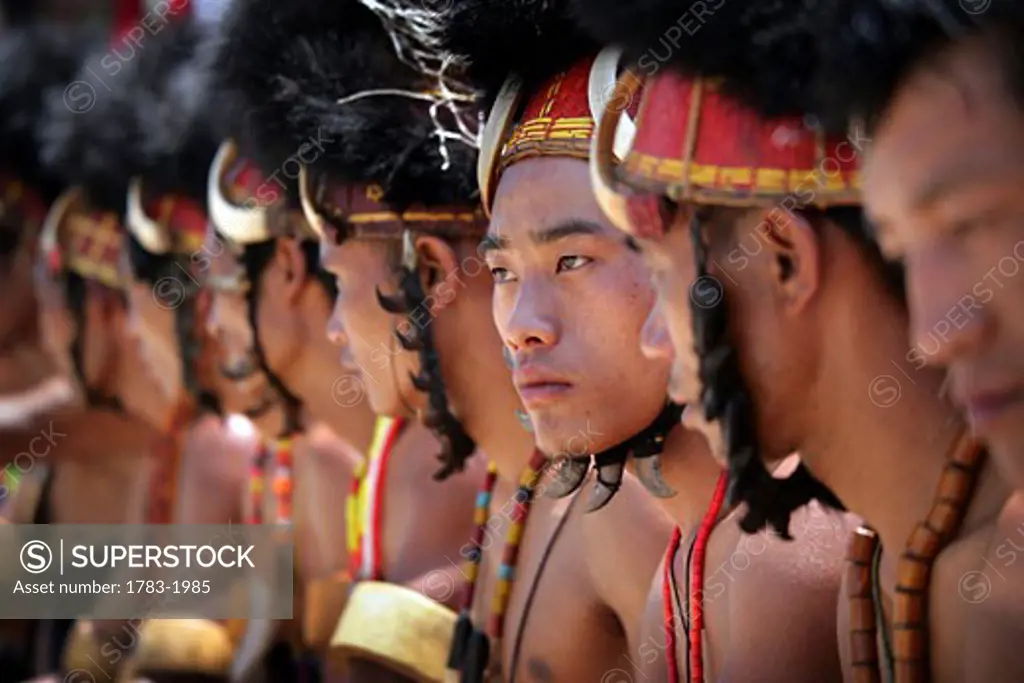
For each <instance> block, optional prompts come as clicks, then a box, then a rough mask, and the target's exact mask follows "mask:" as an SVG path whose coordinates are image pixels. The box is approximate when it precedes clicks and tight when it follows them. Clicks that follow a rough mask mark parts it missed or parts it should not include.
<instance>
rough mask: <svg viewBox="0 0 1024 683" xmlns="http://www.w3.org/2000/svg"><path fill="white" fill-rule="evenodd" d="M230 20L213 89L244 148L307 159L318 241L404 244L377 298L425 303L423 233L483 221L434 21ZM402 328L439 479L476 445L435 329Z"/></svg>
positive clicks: (244, 7) (331, 16) (398, 15)
mask: <svg viewBox="0 0 1024 683" xmlns="http://www.w3.org/2000/svg"><path fill="white" fill-rule="evenodd" d="M222 29H223V31H222V33H223V43H222V46H221V50H220V51H219V55H218V58H217V66H216V72H217V73H218V74H219V77H220V78H219V81H220V82H219V84H218V89H220V90H223V91H224V92H225V93H226V94H227V96H228V97H234V98H236V99H237V102H238V103H239V104H238V108H237V111H238V112H239V115H238V120H239V121H240V125H239V129H238V131H237V133H234V134H233V137H234V138H235V140H236V141H237V142H238V143H239V146H240V148H241V149H242V150H243V153H245V154H246V155H247V156H251V158H253V159H254V160H255V161H256V162H257V164H258V165H259V166H260V167H261V169H262V170H263V171H264V173H267V174H268V175H269V174H275V173H276V174H277V176H278V177H281V176H284V177H285V178H287V180H288V181H294V180H295V179H296V178H297V177H298V174H297V173H296V171H297V170H298V168H299V167H301V168H302V176H303V182H302V186H301V188H300V191H299V194H300V196H301V198H302V201H303V208H304V211H305V213H306V217H307V219H309V222H310V225H311V226H312V227H313V229H314V230H315V231H316V232H317V234H318V235H319V236H320V237H321V239H334V240H337V241H340V240H342V239H345V238H348V237H354V238H366V239H382V240H394V241H395V242H397V243H398V244H399V245H401V246H402V248H403V250H404V252H405V253H404V255H403V267H402V274H401V285H400V287H401V290H400V292H399V295H397V296H393V297H389V296H384V295H381V296H380V302H381V305H382V306H383V307H384V308H385V310H387V311H389V312H391V313H394V314H397V315H402V316H403V317H404V316H407V315H408V314H410V313H413V312H414V311H415V310H416V309H417V308H418V307H419V306H420V305H422V303H423V301H424V300H425V293H424V292H423V291H422V288H421V285H420V279H419V274H418V272H417V264H416V258H415V257H416V254H415V249H414V248H412V246H413V237H414V235H416V234H433V235H438V236H442V237H447V238H452V239H459V238H463V237H474V236H477V237H478V236H480V235H481V234H482V233H483V230H484V228H485V221H484V220H483V216H482V214H481V212H480V211H479V209H478V201H477V199H476V191H475V186H474V182H473V164H474V161H475V156H476V150H475V148H474V145H473V143H474V141H475V136H474V135H473V134H472V133H474V132H475V131H474V130H473V129H474V127H475V124H476V118H477V110H476V108H475V106H474V102H473V98H472V96H471V95H470V94H469V93H468V92H467V91H466V89H465V88H464V87H462V86H461V85H460V84H459V83H458V81H457V79H456V78H455V77H454V71H451V70H450V68H449V67H450V65H449V64H447V62H446V60H445V59H444V56H443V55H442V54H441V52H440V51H439V50H438V49H437V45H436V41H435V40H434V37H433V31H434V30H435V29H436V20H434V19H432V15H431V14H430V13H429V12H426V11H424V10H423V9H421V8H417V7H416V6H415V5H414V4H412V3H409V4H408V5H403V4H402V3H399V2H397V1H396V0H364V1H363V2H359V1H357V0H342V1H340V2H339V1H335V2H325V1H324V0H299V1H298V2H290V3H279V2H273V1H272V0H250V1H248V2H239V3H238V4H237V5H236V6H235V7H233V8H232V11H230V12H229V13H228V15H227V16H226V17H225V20H224V23H223V24H222ZM399 240H401V241H399ZM402 328H405V329H407V330H408V331H404V330H403V329H402ZM395 335H396V337H397V338H398V341H399V342H400V343H401V344H402V346H403V347H404V348H405V349H407V350H417V351H419V353H420V361H421V372H420V375H419V376H418V377H415V378H414V384H415V386H416V388H417V389H419V390H421V391H424V392H426V393H428V394H429V395H430V402H429V408H428V410H427V413H426V415H425V416H424V418H423V422H424V424H426V425H427V426H428V427H431V428H432V429H433V430H434V431H435V433H436V434H437V436H438V438H439V439H440V441H441V443H442V448H443V451H442V454H441V460H442V462H443V467H442V469H441V470H440V471H439V472H438V474H437V475H436V476H437V478H444V477H447V476H448V475H450V474H451V473H452V472H454V471H457V470H461V469H462V468H463V463H464V461H465V459H466V458H467V457H468V456H469V455H470V454H471V453H472V452H473V450H474V449H475V444H474V443H473V441H472V439H470V438H469V436H468V435H467V434H466V433H465V431H464V429H463V428H462V426H461V424H459V422H458V420H457V419H456V418H455V417H454V415H452V414H451V412H450V411H449V408H448V402H447V397H446V395H445V390H444V384H443V381H442V379H441V373H440V360H439V358H438V355H437V353H436V351H435V350H434V348H433V339H432V333H431V330H430V328H429V325H428V326H427V327H425V328H422V327H420V326H417V325H405V324H403V325H402V326H400V328H399V329H398V330H396V332H395Z"/></svg>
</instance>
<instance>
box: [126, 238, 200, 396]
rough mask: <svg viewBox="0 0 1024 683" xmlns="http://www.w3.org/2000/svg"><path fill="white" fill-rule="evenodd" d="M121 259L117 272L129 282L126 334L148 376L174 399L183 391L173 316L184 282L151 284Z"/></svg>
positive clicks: (171, 281) (171, 279) (182, 292)
mask: <svg viewBox="0 0 1024 683" xmlns="http://www.w3.org/2000/svg"><path fill="white" fill-rule="evenodd" d="M123 260H124V263H123V265H122V268H121V272H122V275H123V276H126V281H127V282H128V283H129V284H128V288H127V298H128V326H127V331H128V334H129V335H130V336H131V337H132V339H134V341H135V343H136V344H137V345H138V349H139V353H140V355H141V356H142V358H143V359H144V360H145V363H146V368H147V369H148V370H149V373H150V379H151V380H153V381H154V382H155V383H156V384H157V385H158V386H159V387H160V389H161V392H162V393H163V395H164V398H165V399H166V400H170V401H174V400H176V399H177V398H178V396H180V394H181V392H183V391H184V386H183V382H182V362H181V356H180V355H179V353H178V343H177V336H176V334H175V330H174V315H175V310H176V308H177V307H178V306H181V305H182V302H183V299H184V292H185V284H186V283H184V282H182V281H177V280H174V279H173V278H162V279H161V280H160V281H159V282H157V283H155V284H154V283H150V282H146V281H144V280H138V279H136V278H135V276H134V275H133V274H132V273H131V269H130V268H129V267H128V266H127V254H125V256H124V257H123ZM182 277H184V275H182Z"/></svg>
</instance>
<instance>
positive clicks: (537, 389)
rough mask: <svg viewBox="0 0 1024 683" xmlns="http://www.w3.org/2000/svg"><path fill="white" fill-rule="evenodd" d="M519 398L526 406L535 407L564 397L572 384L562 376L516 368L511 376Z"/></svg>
mask: <svg viewBox="0 0 1024 683" xmlns="http://www.w3.org/2000/svg"><path fill="white" fill-rule="evenodd" d="M512 381H513V383H514V384H515V387H516V391H518V392H519V398H520V399H521V400H522V402H523V404H524V405H526V406H536V405H540V404H543V403H546V402H549V401H553V400H556V399H559V398H562V397H564V395H565V393H566V392H568V391H569V390H570V389H572V387H573V384H572V382H570V381H569V380H568V379H567V378H566V377H564V376H563V375H558V374H555V373H552V372H548V371H546V370H542V369H539V368H528V367H527V368H523V367H518V368H517V369H516V371H515V373H514V374H513V376H512Z"/></svg>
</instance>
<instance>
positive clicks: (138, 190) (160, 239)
mask: <svg viewBox="0 0 1024 683" xmlns="http://www.w3.org/2000/svg"><path fill="white" fill-rule="evenodd" d="M126 223H127V228H128V231H129V232H130V233H131V234H132V235H133V236H134V237H135V239H136V240H138V242H139V244H141V245H142V248H143V249H145V250H146V251H148V252H149V253H150V254H167V253H169V252H170V251H171V240H170V236H169V235H168V234H167V232H166V231H165V230H164V229H163V228H162V227H161V226H160V224H159V223H157V222H156V221H154V220H153V219H151V218H150V217H149V216H147V215H146V210H145V209H144V208H143V205H142V179H141V178H138V177H136V178H132V182H131V185H129V187H128V215H127V220H126Z"/></svg>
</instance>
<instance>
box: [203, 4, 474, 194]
mask: <svg viewBox="0 0 1024 683" xmlns="http://www.w3.org/2000/svg"><path fill="white" fill-rule="evenodd" d="M221 29H222V31H221V36H220V40H219V47H218V50H217V55H216V57H215V65H214V72H215V73H216V74H217V84H216V88H217V90H218V91H220V93H221V96H222V97H224V100H225V102H227V103H228V104H226V105H225V111H230V112H231V114H230V115H231V118H232V119H233V121H232V122H231V125H230V126H229V127H228V133H229V134H230V135H232V136H233V137H236V138H238V139H239V141H240V143H241V144H242V148H243V151H244V152H245V153H246V154H248V155H250V156H251V157H252V158H253V159H254V160H255V161H256V162H257V164H258V165H259V166H260V167H261V168H262V170H263V171H264V172H265V173H274V172H275V171H280V170H282V168H283V167H284V166H285V164H286V162H288V161H289V159H295V158H296V154H297V153H298V152H299V150H300V149H302V148H303V146H305V149H306V151H304V152H303V157H304V160H305V161H306V162H307V163H309V164H310V165H311V166H312V167H313V168H315V169H319V170H323V171H326V172H328V173H330V174H331V176H332V177H333V178H334V179H336V180H338V181H342V182H376V183H379V184H380V185H381V186H382V187H383V188H384V199H385V201H387V202H389V203H391V204H392V205H393V206H394V207H396V208H401V207H403V206H408V205H409V204H412V203H422V204H425V205H444V204H462V205H472V204H473V203H475V201H476V197H477V190H476V175H475V163H476V154H475V150H473V149H471V148H470V147H468V146H467V145H464V144H461V143H457V142H453V143H449V144H448V151H449V153H450V154H451V159H452V164H451V168H450V169H449V170H448V171H445V172H442V171H441V170H440V169H441V164H442V158H441V154H440V151H439V149H438V144H437V138H436V137H433V136H432V133H433V131H434V127H433V125H432V123H431V121H430V119H429V116H428V104H427V103H425V102H419V101H415V100H412V99H408V98H403V97H398V96H375V97H369V98H366V99H362V100H359V101H356V102H352V103H349V104H346V105H344V106H341V105H339V104H337V101H338V99H339V98H342V97H346V96H349V95H353V94H355V93H358V92H363V91H366V90H370V89H378V88H394V89H403V90H413V91H423V90H430V89H433V88H434V87H435V84H434V83H433V82H432V81H430V80H429V79H427V78H425V77H424V76H423V75H422V74H420V73H418V72H417V71H416V70H414V69H412V68H411V67H410V66H408V65H407V64H405V63H404V62H402V61H401V60H399V59H398V57H397V56H396V55H395V50H394V46H393V44H392V42H391V39H390V38H389V36H388V34H387V33H386V31H385V30H384V27H383V24H382V23H381V20H380V18H378V17H377V15H375V14H374V13H373V12H371V11H370V10H368V9H367V8H366V7H364V6H363V5H361V4H360V3H359V2H357V1H356V0H330V1H325V0H290V1H289V2H278V1H277V0H239V1H238V2H236V3H235V4H234V6H233V7H232V8H231V9H230V10H229V11H228V13H227V15H226V16H225V18H224V20H223V21H222V23H221ZM279 175H282V174H280V173H279ZM284 175H287V174H284ZM292 175H294V174H292Z"/></svg>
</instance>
